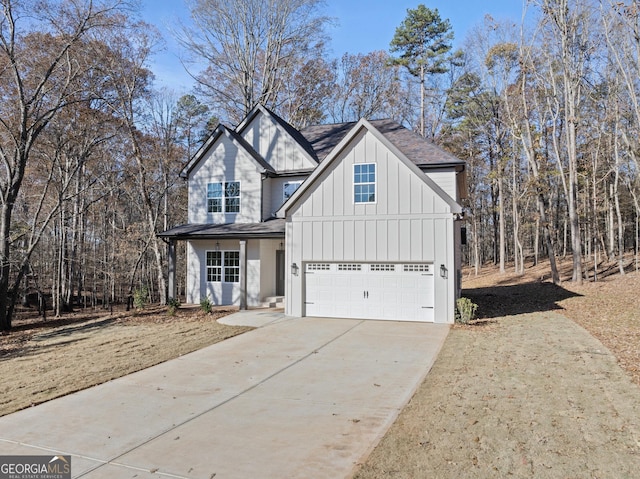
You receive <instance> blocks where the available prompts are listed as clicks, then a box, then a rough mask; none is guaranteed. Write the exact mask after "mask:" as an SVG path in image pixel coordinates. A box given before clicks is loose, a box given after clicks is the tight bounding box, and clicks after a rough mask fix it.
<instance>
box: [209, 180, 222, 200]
mask: <svg viewBox="0 0 640 479" xmlns="http://www.w3.org/2000/svg"><path fill="white" fill-rule="evenodd" d="M207 198H222V183H209V184H208V185H207Z"/></svg>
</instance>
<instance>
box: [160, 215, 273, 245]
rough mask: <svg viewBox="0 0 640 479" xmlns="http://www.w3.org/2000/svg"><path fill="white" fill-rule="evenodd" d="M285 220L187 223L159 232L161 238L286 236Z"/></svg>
mask: <svg viewBox="0 0 640 479" xmlns="http://www.w3.org/2000/svg"><path fill="white" fill-rule="evenodd" d="M284 228H285V220H284V219H280V218H274V219H269V220H267V221H264V222H262V223H230V224H223V225H213V224H186V225H180V226H175V227H174V228H171V229H169V230H167V231H163V232H162V233H158V236H159V237H160V238H171V239H177V240H189V239H232V238H244V239H249V238H284Z"/></svg>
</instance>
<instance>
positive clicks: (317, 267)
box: [305, 263, 434, 322]
mask: <svg viewBox="0 0 640 479" xmlns="http://www.w3.org/2000/svg"><path fill="white" fill-rule="evenodd" d="M305 282H306V296H305V311H306V315H307V316H321V317H329V318H361V319H389V320H396V321H430V322H433V319H434V310H433V306H434V289H433V264H428V263H406V264H402V263H401V264H398V263H307V264H306V265H305Z"/></svg>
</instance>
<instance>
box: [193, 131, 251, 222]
mask: <svg viewBox="0 0 640 479" xmlns="http://www.w3.org/2000/svg"><path fill="white" fill-rule="evenodd" d="M227 181H239V182H240V212H239V213H208V212H207V184H208V183H216V182H221V183H224V182H227ZM261 183H262V175H261V173H260V167H259V166H258V165H257V164H256V163H255V161H254V160H253V159H252V158H251V157H250V155H249V154H248V153H247V152H246V151H245V150H244V149H242V148H238V146H237V145H236V143H235V142H233V141H232V140H231V139H230V138H229V137H227V136H226V135H221V136H220V138H219V139H218V142H217V144H216V147H215V148H211V149H210V150H209V152H208V153H207V156H206V157H205V158H203V159H202V160H201V161H200V162H199V163H198V164H197V165H196V166H195V168H194V169H193V170H192V171H191V173H190V174H189V223H201V224H224V223H257V222H259V221H260V207H261V202H262V184H261Z"/></svg>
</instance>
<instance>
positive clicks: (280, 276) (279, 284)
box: [276, 249, 284, 296]
mask: <svg viewBox="0 0 640 479" xmlns="http://www.w3.org/2000/svg"><path fill="white" fill-rule="evenodd" d="M276 296H284V250H281V249H279V250H276Z"/></svg>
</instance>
